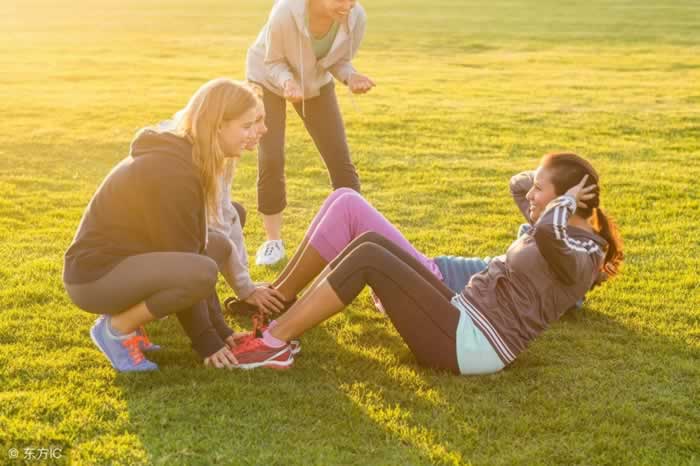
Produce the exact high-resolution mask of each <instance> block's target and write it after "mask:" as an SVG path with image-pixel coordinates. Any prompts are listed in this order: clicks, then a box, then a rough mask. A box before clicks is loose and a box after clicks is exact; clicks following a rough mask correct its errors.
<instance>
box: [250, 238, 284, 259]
mask: <svg viewBox="0 0 700 466" xmlns="http://www.w3.org/2000/svg"><path fill="white" fill-rule="evenodd" d="M285 255H286V252H285V251H284V243H282V240H281V239H271V240H268V241H265V242H264V243H263V244H262V245H261V246H260V248H258V252H257V254H255V263H256V264H257V265H265V266H270V265H275V264H276V263H278V262H279V261H281V260H282V259H284V258H285Z"/></svg>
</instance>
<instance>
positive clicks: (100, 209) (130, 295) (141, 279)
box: [63, 78, 257, 372]
mask: <svg viewBox="0 0 700 466" xmlns="http://www.w3.org/2000/svg"><path fill="white" fill-rule="evenodd" d="M256 104H257V97H256V96H255V94H254V93H253V92H252V91H251V89H250V88H249V87H248V86H247V85H246V84H243V83H238V82H235V81H232V80H230V79H225V78H220V79H215V80H213V81H210V82H208V83H206V84H205V85H203V86H202V87H201V88H200V89H199V90H198V91H197V92H196V93H195V94H194V95H193V96H192V98H191V99H190V101H189V103H188V105H187V107H186V108H185V111H184V115H183V117H182V118H181V119H180V120H179V123H178V126H177V128H176V129H175V130H174V131H173V132H160V131H157V130H155V129H150V128H146V129H143V130H141V131H140V132H139V133H138V134H137V135H136V137H135V138H134V140H133V142H132V143H131V151H130V154H129V156H128V157H126V158H125V159H124V160H122V161H121V162H120V163H119V164H117V166H116V167H114V168H113V169H112V171H111V172H110V173H109V175H107V177H106V178H105V180H104V181H103V182H102V184H101V185H100V187H99V188H98V190H97V192H96V193H95V195H94V196H93V198H92V199H91V201H90V203H89V204H88V207H87V209H86V210H85V213H84V215H83V218H82V220H81V222H80V226H79V227H78V231H77V233H76V235H75V238H74V240H73V243H72V244H71V246H70V247H69V249H68V251H67V252H66V255H65V264H64V271H63V281H64V284H65V288H66V291H67V292H68V294H69V296H70V297H71V299H72V300H73V302H74V303H75V304H76V305H77V306H78V307H80V308H81V309H84V310H86V311H88V312H91V313H94V314H100V315H101V316H100V317H99V318H98V319H97V320H96V322H95V324H94V325H93V327H92V329H91V330H90V335H91V337H92V340H93V341H94V343H95V344H96V345H97V347H98V348H99V349H100V350H101V351H102V352H103V353H104V354H105V356H107V358H108V359H109V361H110V362H111V363H112V366H113V367H114V368H115V369H117V370H118V371H123V372H127V371H147V370H155V369H157V368H158V366H157V365H156V364H154V363H153V362H151V361H149V360H147V359H146V358H145V357H144V355H143V353H142V350H143V349H147V348H149V347H151V346H152V345H150V342H148V340H147V337H146V336H145V333H144V332H143V325H144V324H146V323H148V322H151V321H153V320H156V319H159V318H162V317H164V316H167V315H169V314H175V315H176V316H177V318H178V320H179V321H180V324H181V325H182V327H183V328H184V330H185V332H186V333H187V335H188V336H189V338H190V340H191V341H192V346H193V348H194V349H195V350H196V351H197V353H199V355H200V356H201V357H202V358H203V359H204V362H205V364H207V365H213V366H215V367H229V368H230V367H233V365H234V364H235V363H236V360H235V358H234V357H233V355H232V353H231V351H230V347H232V346H233V331H232V330H231V329H230V328H229V327H228V326H227V325H226V323H225V321H224V319H223V316H222V313H221V308H220V305H219V300H218V297H217V296H216V291H215V285H216V280H217V271H218V270H217V264H216V262H215V260H213V259H212V258H210V257H208V256H207V255H206V253H207V248H209V249H211V250H221V249H222V248H223V249H225V247H226V245H225V244H224V245H223V246H222V245H217V244H209V245H208V244H207V242H208V241H207V240H208V238H207V216H208V215H210V216H211V215H218V214H217V212H218V209H217V205H218V202H219V199H218V196H219V195H220V194H219V189H218V182H217V180H218V178H219V177H220V176H221V174H222V173H223V170H224V165H225V163H224V162H225V160H226V159H228V158H234V157H238V156H239V155H240V153H241V151H242V150H243V149H244V147H245V146H246V145H247V144H249V143H250V140H251V139H254V138H255V127H254V125H255V118H256ZM218 253H219V254H224V255H226V254H227V253H228V254H230V251H219V252H218Z"/></svg>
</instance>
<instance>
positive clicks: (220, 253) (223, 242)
mask: <svg viewBox="0 0 700 466" xmlns="http://www.w3.org/2000/svg"><path fill="white" fill-rule="evenodd" d="M231 253H233V246H232V245H231V240H230V239H229V238H227V237H226V236H225V235H223V234H221V233H219V232H216V231H212V230H210V231H209V242H208V244H207V256H209V257H211V258H212V259H214V261H215V262H216V263H217V264H223V263H224V262H226V261H227V260H228V258H229V257H230V256H231Z"/></svg>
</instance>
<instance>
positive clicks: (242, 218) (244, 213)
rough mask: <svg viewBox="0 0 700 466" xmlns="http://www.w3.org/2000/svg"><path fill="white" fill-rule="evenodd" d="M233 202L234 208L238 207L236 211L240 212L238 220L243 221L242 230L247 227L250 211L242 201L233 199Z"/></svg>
mask: <svg viewBox="0 0 700 466" xmlns="http://www.w3.org/2000/svg"><path fill="white" fill-rule="evenodd" d="M231 204H232V205H233V208H234V209H236V213H238V221H239V222H240V223H241V230H242V229H243V228H245V221H246V219H247V218H248V211H247V210H246V208H245V207H243V204H241V203H240V202H236V201H232V202H231Z"/></svg>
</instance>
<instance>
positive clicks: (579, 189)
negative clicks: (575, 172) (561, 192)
mask: <svg viewBox="0 0 700 466" xmlns="http://www.w3.org/2000/svg"><path fill="white" fill-rule="evenodd" d="M586 181H588V175H585V176H584V177H583V179H581V181H580V182H579V183H578V184H577V185H576V186H574V187H572V188H571V189H569V190H568V191H567V192H566V194H565V195H566V196H571V197H573V198H574V199H576V206H578V207H583V208H584V209H585V208H588V204H587V203H586V202H585V201H589V200H591V199H593V198H594V197H596V193H595V189H596V188H597V187H598V185H595V184H592V185H590V186H586ZM584 186H586V187H585V188H584Z"/></svg>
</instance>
